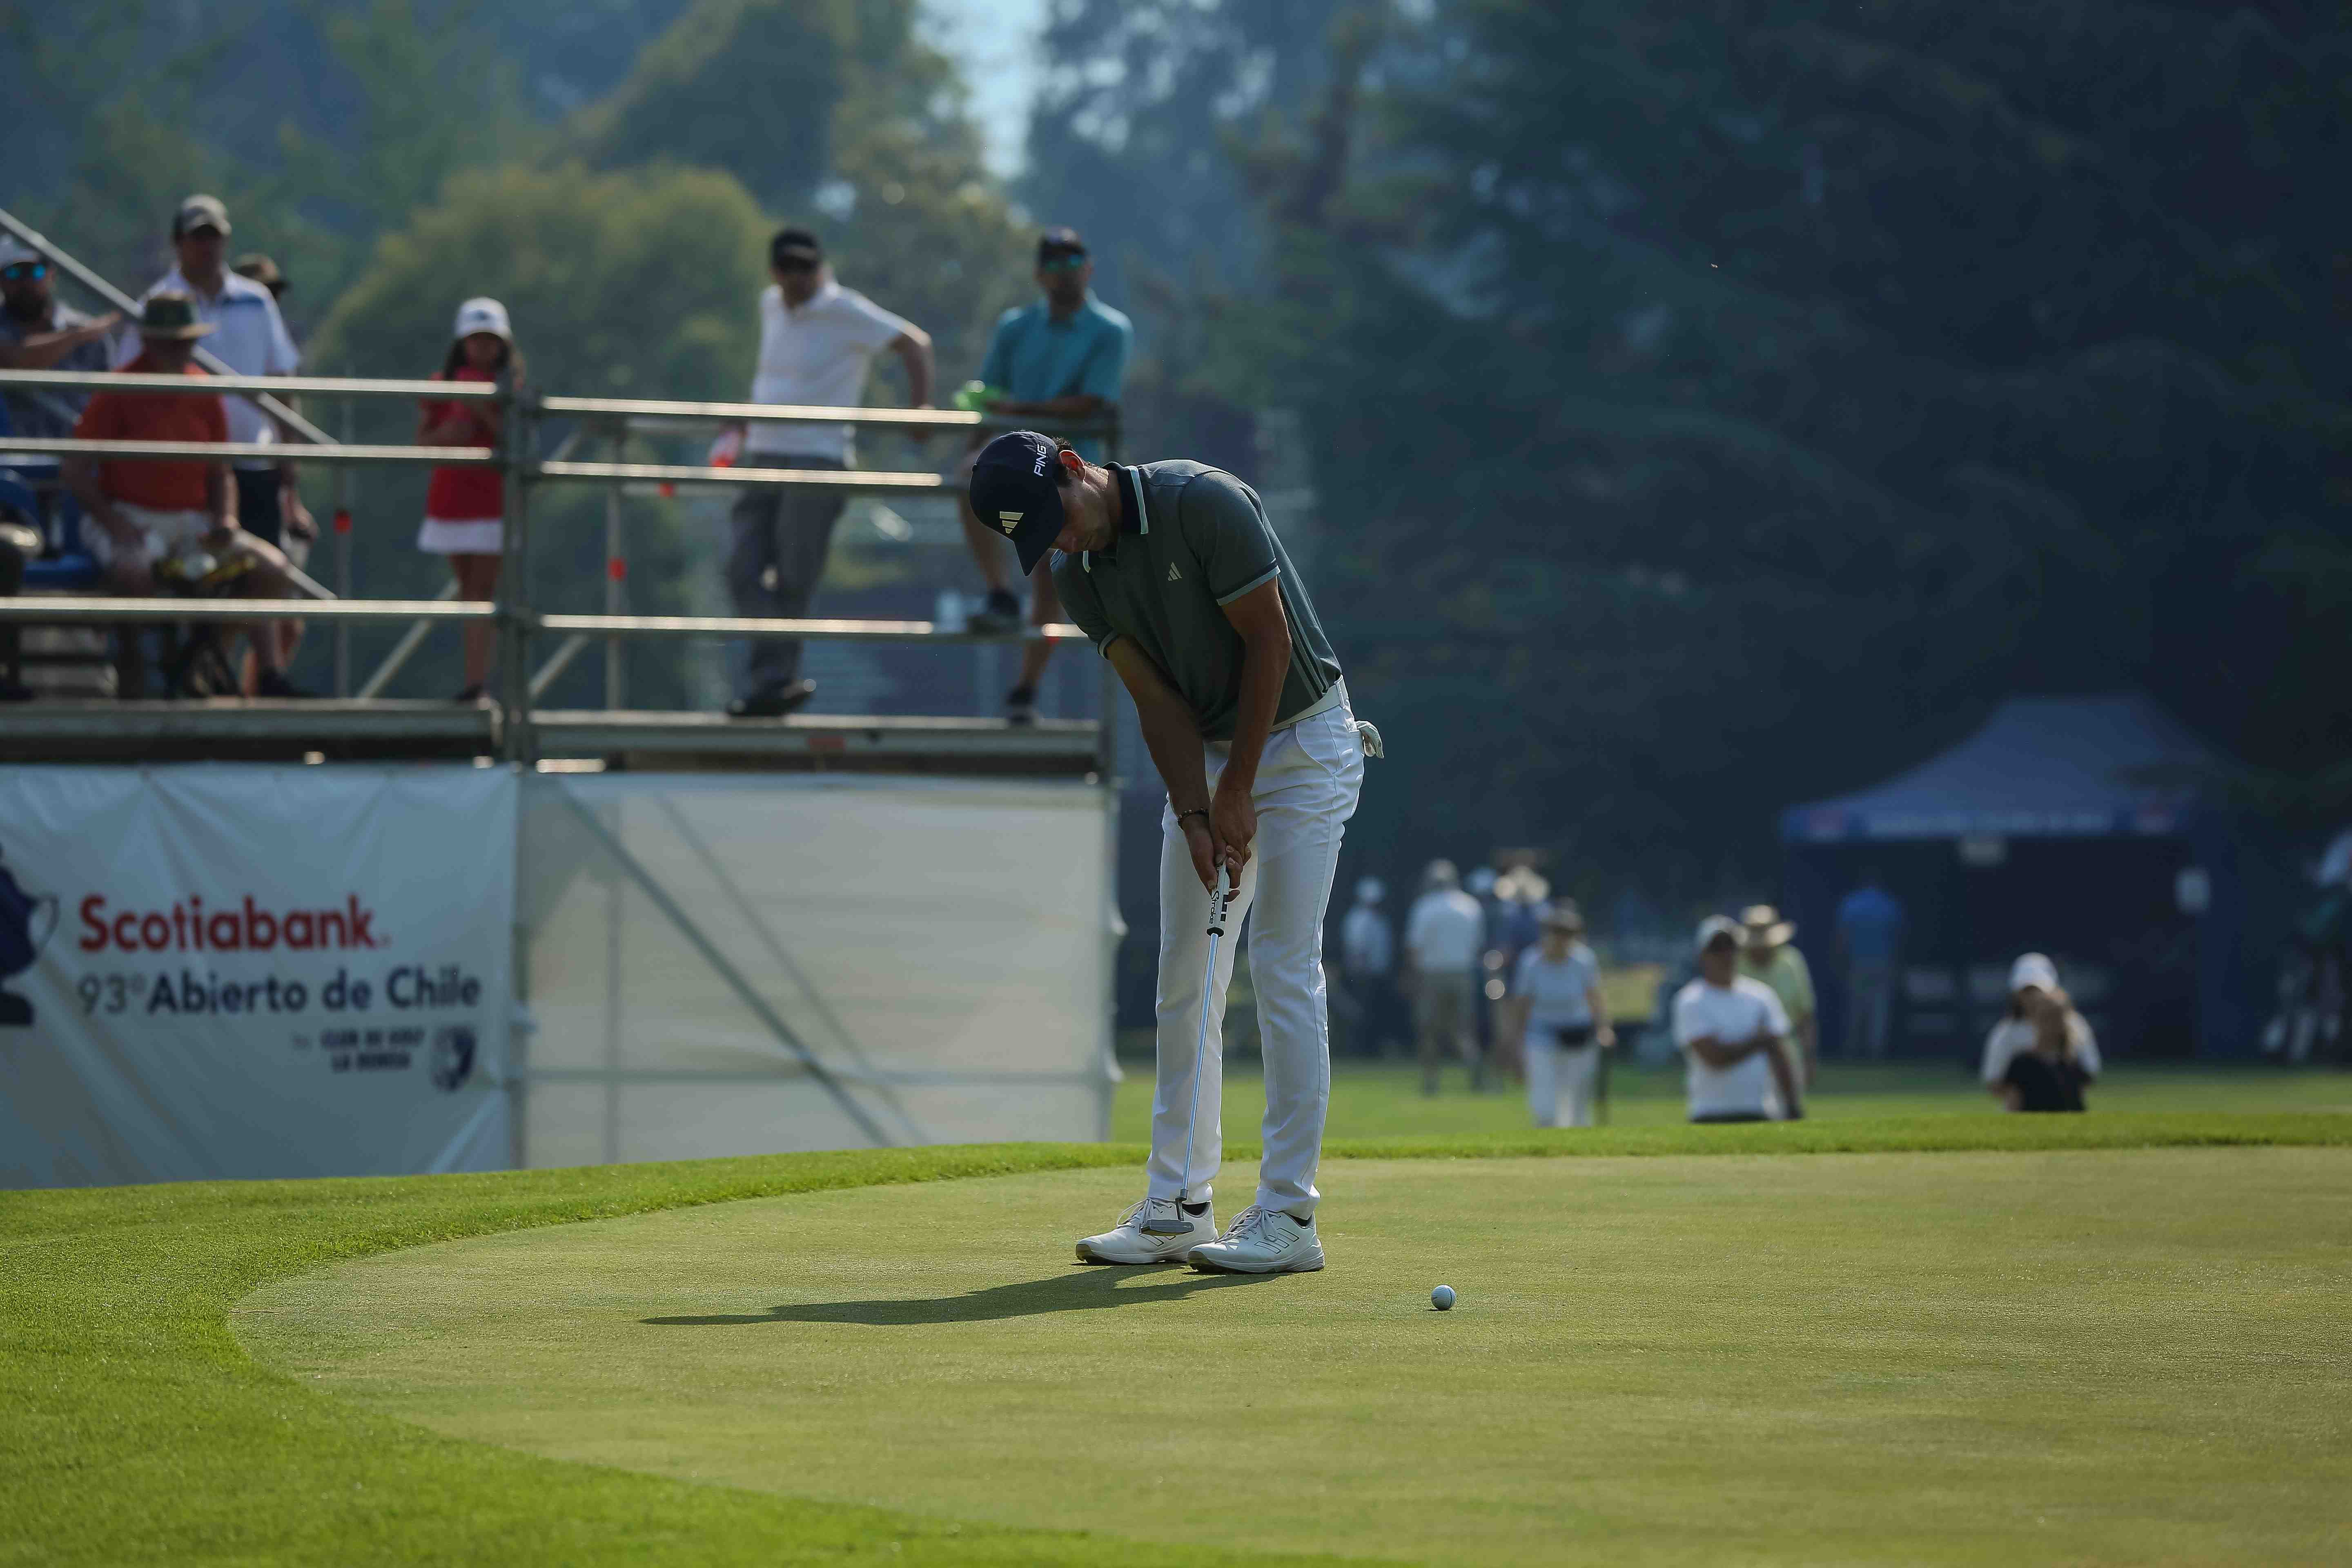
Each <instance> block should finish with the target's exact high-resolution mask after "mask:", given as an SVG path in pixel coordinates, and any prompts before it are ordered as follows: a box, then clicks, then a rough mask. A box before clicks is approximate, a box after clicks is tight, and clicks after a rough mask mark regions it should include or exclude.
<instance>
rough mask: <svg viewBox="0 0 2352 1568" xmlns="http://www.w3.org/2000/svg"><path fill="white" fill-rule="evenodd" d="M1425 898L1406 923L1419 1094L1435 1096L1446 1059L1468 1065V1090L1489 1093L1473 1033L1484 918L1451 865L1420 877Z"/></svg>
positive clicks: (1438, 864)
mask: <svg viewBox="0 0 2352 1568" xmlns="http://www.w3.org/2000/svg"><path fill="white" fill-rule="evenodd" d="M1421 881H1422V889H1423V890H1422V895H1421V897H1420V898H1418V899H1415V900H1413V904H1412V913H1411V914H1409V915H1408V916H1406V917H1405V924H1404V951H1405V973H1406V978H1407V979H1408V980H1409V981H1410V982H1411V984H1412V1024H1413V1032H1414V1034H1415V1035H1416V1036H1417V1037H1419V1040H1420V1046H1421V1092H1422V1093H1423V1094H1425V1095H1433V1094H1435V1093H1436V1092H1437V1079H1438V1071H1439V1069H1440V1068H1443V1067H1444V1063H1445V1058H1446V1057H1447V1056H1448V1055H1456V1054H1458V1055H1459V1056H1460V1057H1461V1058H1462V1059H1463V1060H1464V1061H1465V1062H1467V1063H1469V1064H1470V1089H1471V1092H1472V1093H1474V1094H1475V1093H1476V1092H1477V1091H1479V1090H1480V1089H1485V1088H1486V1064H1485V1063H1484V1062H1483V1061H1481V1060H1480V1059H1479V1057H1478V1037H1477V1035H1476V1034H1475V1032H1474V1031H1473V1029H1472V1027H1471V1016H1470V1008H1471V999H1472V997H1473V996H1475V994H1476V992H1477V987H1478V981H1479V978H1480V973H1479V968H1478V963H1479V958H1480V955H1481V954H1482V953H1484V952H1485V951H1486V916H1485V915H1484V914H1483V913H1482V912H1480V910H1479V908H1478V900H1475V899H1474V898H1472V897H1471V896H1470V895H1469V894H1467V893H1465V892H1464V891H1463V890H1462V883H1461V879H1460V877H1459V875H1458V874H1457V873H1456V872H1455V871H1454V862H1453V861H1451V860H1433V861H1431V862H1430V863H1429V869H1428V870H1426V871H1424V872H1423V873H1422V879H1421Z"/></svg>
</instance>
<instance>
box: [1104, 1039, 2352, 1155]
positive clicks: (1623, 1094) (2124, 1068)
mask: <svg viewBox="0 0 2352 1568" xmlns="http://www.w3.org/2000/svg"><path fill="white" fill-rule="evenodd" d="M1121 1065H1122V1067H1123V1068H1124V1070H1125V1071H1126V1073H1127V1080H1126V1081H1125V1082H1124V1083H1122V1084H1120V1085H1119V1087H1118V1098H1117V1100H1116V1101H1115V1102H1114V1105H1113V1109H1112V1113H1111V1137H1112V1138H1113V1139H1114V1140H1115V1141H1117V1142H1136V1143H1140V1142H1146V1141H1147V1140H1148V1139H1149V1138H1150V1127H1151V1076H1152V1066H1151V1063H1150V1061H1149V1060H1143V1061H1134V1060H1129V1061H1126V1062H1123V1063H1122V1064H1121ZM2090 1100H2091V1108H2092V1113H2093V1114H2094V1115H2095V1116H2103V1115H2112V1114H2115V1113H2116V1112H2122V1111H2163V1112H2189V1113H2200V1112H2205V1111H2214V1110H2336V1111H2347V1112H2352V1073H2347V1072H2338V1071H2305V1072H2285V1071H2270V1070H2260V1069H2254V1070H2249V1069H2245V1068H2240V1069H2237V1070H2215V1069H2213V1068H2189V1067H2143V1066H2133V1065H2129V1064H2118V1065H2117V1066H2116V1068H2114V1069H2113V1070H2111V1071H2110V1072H2109V1073H2108V1075H2107V1077H2106V1079H2105V1080H2104V1081H2103V1082H2101V1083H2099V1084H2097V1085H2095V1086H2094V1087H2093V1089H2092V1090H2091V1095H2090ZM1264 1111H1265V1086H1264V1082H1263V1080H1262V1079H1260V1077H1259V1076H1258V1071H1257V1064H1256V1062H1255V1059H1244V1060H1237V1061H1235V1062H1234V1064H1233V1066H1232V1068H1231V1070H1230V1071H1229V1073H1228V1076H1227V1079H1226V1082H1225V1121H1224V1125H1225V1135H1226V1138H1227V1139H1228V1141H1229V1145H1230V1147H1236V1148H1237V1147H1239V1146H1241V1145H1244V1144H1247V1145H1250V1146H1252V1147H1255V1144H1256V1142H1257V1126H1258V1119H1259V1117H1260V1116H1261V1115H1262V1114H1263V1113H1264ZM1806 1114H1807V1115H1808V1116H1809V1117H1811V1118H1812V1119H1813V1120H1816V1121H1857V1120H1861V1119H1864V1118H1871V1119H1876V1118H1884V1117H1906V1118H1907V1117H1914V1116H1967V1117H1999V1116H2000V1115H2002V1114H2003V1112H2002V1111H2001V1110H2000V1107H1999V1106H1998V1105H1996V1104H1994V1103H1993V1100H1992V1097H1991V1096H1990V1095H1989V1094H1987V1093H1986V1092H1985V1091H1984V1090H1983V1089H1981V1088H1979V1086H1978V1084H1977V1081H1976V1080H1975V1079H1973V1078H1971V1077H1970V1076H1969V1074H1968V1073H1966V1072H1964V1071H1962V1070H1960V1069H1959V1068H1955V1067H1949V1066H1946V1065H1944V1064H1941V1063H1937V1064H1925V1063H1902V1064H1886V1065H1880V1066H1870V1065H1853V1066H1849V1065H1846V1064H1844V1063H1840V1062H1828V1063H1824V1064H1823V1065H1822V1079H1821V1082H1820V1083H1819V1084H1818V1085H1816V1086H1815V1088H1814V1090H1813V1094H1812V1097H1811V1100H1810V1101H1809V1103H1808V1104H1807V1106H1806ZM1682 1120H1683V1073H1682V1068H1680V1067H1678V1066H1677V1067H1671V1068H1633V1067H1629V1066H1626V1065H1623V1064H1620V1065H1619V1067H1618V1068H1616V1069H1615V1070H1614V1071H1612V1073H1611V1075H1610V1122H1611V1124H1612V1126H1619V1127H1658V1126H1665V1125H1669V1124H1673V1123H1678V1122H1680V1121H1682ZM1528 1125H1529V1123H1528V1108H1527V1100H1526V1097H1525V1095H1524V1094H1523V1092H1522V1091H1521V1090H1519V1089H1517V1088H1516V1087H1514V1088H1509V1089H1495V1090H1491V1091H1489V1092H1487V1093H1485V1094H1475V1095H1474V1094H1472V1093H1470V1092H1469V1090H1468V1075H1467V1074H1466V1073H1465V1071H1464V1070H1463V1069H1462V1068H1459V1067H1455V1068H1449V1069H1448V1070H1447V1072H1446V1074H1445V1081H1444V1093H1442V1094H1440V1095H1439V1096H1438V1097H1437V1098H1435V1099H1433V1100H1424V1099H1423V1098H1422V1094H1421V1073H1420V1069H1419V1068H1414V1067H1412V1066H1411V1065H1409V1064H1406V1063H1400V1062H1359V1061H1348V1060H1341V1061H1339V1062H1336V1063H1335V1064H1333V1071H1332V1075H1331V1121H1330V1135H1331V1136H1332V1137H1333V1138H1335V1139H1348V1138H1393V1137H1400V1136H1405V1137H1411V1136H1421V1135H1430V1136H1440V1137H1444V1136H1453V1135H1455V1134H1461V1133H1488V1132H1517V1131H1524V1130H1525V1129H1527V1127H1528Z"/></svg>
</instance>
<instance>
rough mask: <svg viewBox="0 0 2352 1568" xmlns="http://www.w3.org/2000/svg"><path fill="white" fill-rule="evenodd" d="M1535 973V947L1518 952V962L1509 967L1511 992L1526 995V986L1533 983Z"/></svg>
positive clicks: (1516, 994)
mask: <svg viewBox="0 0 2352 1568" xmlns="http://www.w3.org/2000/svg"><path fill="white" fill-rule="evenodd" d="M1535 973H1536V949H1534V948H1532V947H1531V948H1529V949H1528V950H1527V951H1526V952H1523V953H1521V954H1519V962H1518V963H1516V964H1514V965H1513V966H1512V968H1511V994H1512V995H1514V996H1524V995H1526V994H1528V987H1529V986H1530V985H1533V984H1535Z"/></svg>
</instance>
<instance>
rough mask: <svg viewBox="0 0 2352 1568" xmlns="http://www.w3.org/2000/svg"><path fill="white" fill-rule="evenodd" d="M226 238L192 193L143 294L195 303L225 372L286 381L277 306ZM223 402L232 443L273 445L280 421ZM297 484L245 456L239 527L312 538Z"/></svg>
mask: <svg viewBox="0 0 2352 1568" xmlns="http://www.w3.org/2000/svg"><path fill="white" fill-rule="evenodd" d="M228 236H229V222H228V208H227V207H226V205H223V204H222V202H221V199H220V198H219V197H218V196H207V195H193V196H190V197H189V198H188V199H187V200H185V201H184V202H182V203H181V204H180V206H179V210H178V211H177V212H174V213H173V215H172V248H173V252H174V254H175V255H176V257H177V261H176V263H175V265H174V266H173V268H172V270H171V271H169V272H167V273H165V274H164V275H163V278H161V279H158V280H157V281H156V283H155V285H154V287H153V288H151V289H148V290H147V294H148V296H149V297H152V296H153V295H156V294H159V293H164V292H171V293H176V294H184V295H185V296H187V297H188V298H189V299H190V300H193V301H194V304H195V310H196V320H198V321H202V322H204V323H205V325H207V326H209V327H213V328H215V329H216V331H215V335H214V338H213V341H212V342H209V343H207V344H206V345H205V348H206V349H207V350H208V351H209V352H210V353H211V354H212V355H213V357H214V358H215V359H217V360H218V361H220V363H222V364H224V365H226V366H227V367H228V370H229V372H230V374H235V375H292V374H294V372H295V371H296V370H297V369H299V367H300V364H301V358H300V356H299V354H297V353H295V352H294V340H293V338H291V337H290V336H289V335H288V333H287V331H286V322H285V320H284V318H282V317H280V316H279V315H278V300H276V298H275V297H273V296H272V295H271V294H270V292H269V290H268V289H266V288H264V287H262V286H261V285H260V284H258V283H257V282H255V281H254V280H253V279H250V278H240V277H239V276H237V275H236V273H234V272H232V271H230V270H229V269H228V268H227V267H226V265H224V264H223V260H222V256H223V253H224V252H225V251H226V248H227V246H228ZM142 303H144V300H142ZM224 401H225V403H226V405H227V408H228V437H229V439H230V440H232V441H236V442H238V443H241V444H246V445H253V446H264V447H268V446H275V445H278V442H279V439H280V432H279V429H278V421H277V420H276V419H275V418H273V417H272V416H269V415H268V414H265V413H263V412H262V409H261V405H259V404H258V403H256V402H254V401H253V400H252V399H251V398H249V397H238V396H236V395H229V396H227V397H226V398H225V399H224ZM298 479H299V474H298V472H297V468H296V465H295V462H294V459H293V458H291V457H288V458H280V459H279V460H278V461H277V462H275V463H268V462H260V461H256V460H254V459H249V458H248V459H245V460H243V461H241V462H240V463H239V464H238V465H237V475H236V480H237V482H236V495H237V501H236V507H237V521H238V524H239V525H240V526H241V527H242V528H243V529H244V530H245V531H246V533H247V534H248V535H250V536H251V537H252V538H254V539H256V540H258V541H259V542H262V543H264V544H267V545H268V546H269V547H270V548H271V550H273V551H280V550H282V547H283V546H284V544H285V542H286V541H287V540H288V539H289V538H291V539H293V540H294V541H295V542H297V543H298V544H307V543H308V542H310V540H313V539H315V538H317V537H318V532H319V530H318V525H317V524H316V523H314V522H313V521H311V518H310V509H309V508H307V507H305V506H304V505H303V504H302V491H301V488H300V485H299V483H298ZM281 559H283V557H282V555H281ZM285 635H286V634H283V633H280V634H278V636H280V637H284V636H285ZM257 652H258V650H257ZM273 658H276V656H273ZM278 662H281V663H282V662H283V661H282V659H279V660H278Z"/></svg>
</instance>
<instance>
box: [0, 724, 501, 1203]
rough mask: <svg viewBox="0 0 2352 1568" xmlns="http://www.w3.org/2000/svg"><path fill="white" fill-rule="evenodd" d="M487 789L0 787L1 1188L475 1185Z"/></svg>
mask: <svg viewBox="0 0 2352 1568" xmlns="http://www.w3.org/2000/svg"><path fill="white" fill-rule="evenodd" d="M517 793H518V792H517V782H516V779H515V777H514V775H513V774H512V773H510V772H509V771H508V770H506V769H504V768H480V769H478V768H472V767H400V768H386V769H374V768H363V767H347V766H335V767H325V766H320V767H299V766H285V765H257V766H242V765H221V764H198V765H192V766H184V767H169V768H153V769H136V768H101V767H90V768H65V767H58V768H50V767H18V768H0V1186H9V1187H28V1186H80V1185H92V1184H112V1183H121V1182H152V1181H181V1180H191V1179H199V1178H211V1177H272V1176H324V1175H362V1174H378V1173H400V1172H415V1171H453V1170H486V1169H496V1168H499V1167H501V1166H504V1165H505V1164H507V1163H508V1158H509V1142H508V1129H507V1100H506V1096H505V1093H504V1092H503V1090H502V1089H501V1087H500V1085H501V1083H502V1081H503V1079H504V1076H505V1063H506V1058H507V1026H508V1016H509V1007H510V997H511V992H512V983H511V976H510V973H509V965H510V956H509V955H510V952H511V944H512V925H513V920H514V868H515V834H516V816H515V812H516V799H517Z"/></svg>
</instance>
